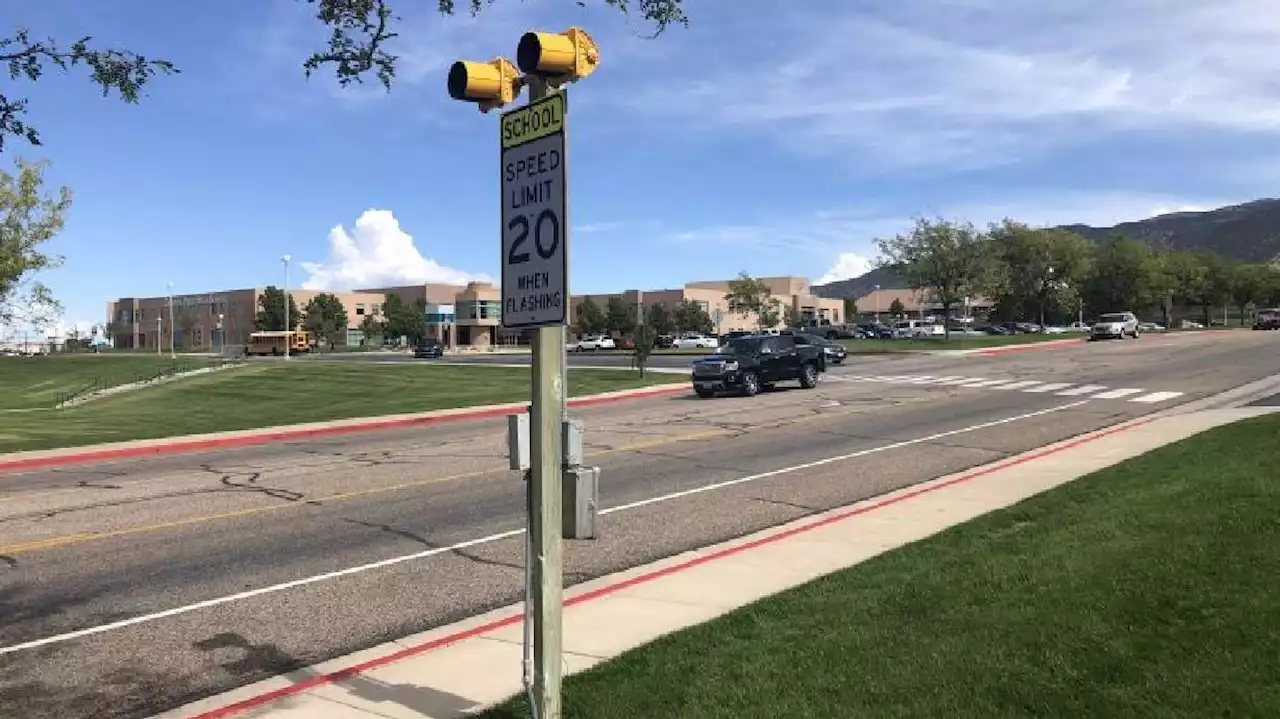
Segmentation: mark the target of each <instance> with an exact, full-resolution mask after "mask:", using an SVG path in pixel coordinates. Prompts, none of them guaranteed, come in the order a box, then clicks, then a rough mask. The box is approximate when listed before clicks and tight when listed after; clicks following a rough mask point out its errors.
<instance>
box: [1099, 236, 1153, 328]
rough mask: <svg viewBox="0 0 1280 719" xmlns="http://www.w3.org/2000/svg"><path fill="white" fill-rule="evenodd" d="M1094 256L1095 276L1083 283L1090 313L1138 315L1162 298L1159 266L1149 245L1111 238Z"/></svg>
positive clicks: (1122, 238) (1124, 238) (1127, 239)
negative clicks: (1124, 312) (1135, 313)
mask: <svg viewBox="0 0 1280 719" xmlns="http://www.w3.org/2000/svg"><path fill="white" fill-rule="evenodd" d="M1095 252H1096V254H1095V261H1094V268H1093V272H1091V273H1090V274H1089V276H1088V277H1087V278H1086V279H1085V281H1084V290H1083V298H1084V303H1085V305H1086V306H1087V307H1089V309H1090V311H1091V312H1093V313H1095V314H1098V313H1103V312H1122V311H1126V310H1132V311H1135V312H1136V311H1137V310H1138V309H1139V308H1142V307H1148V306H1150V305H1151V304H1153V303H1154V302H1156V301H1158V300H1159V298H1160V297H1161V296H1162V294H1163V289H1162V279H1161V277H1160V275H1161V268H1160V263H1159V262H1158V258H1157V257H1156V255H1155V253H1154V252H1152V250H1151V248H1150V247H1148V246H1147V245H1145V244H1143V243H1141V242H1137V241H1134V240H1131V239H1129V238H1127V237H1118V236H1117V237H1112V238H1111V239H1109V240H1107V241H1106V242H1104V243H1102V244H1101V245H1100V246H1099V247H1098V248H1097V249H1096V251H1095Z"/></svg>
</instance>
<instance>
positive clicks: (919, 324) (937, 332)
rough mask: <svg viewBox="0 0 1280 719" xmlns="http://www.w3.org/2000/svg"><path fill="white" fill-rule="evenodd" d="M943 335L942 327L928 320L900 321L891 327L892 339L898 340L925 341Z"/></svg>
mask: <svg viewBox="0 0 1280 719" xmlns="http://www.w3.org/2000/svg"><path fill="white" fill-rule="evenodd" d="M945 334H946V330H945V329H944V328H943V326H942V325H940V324H937V323H934V322H930V321H928V320H902V321H901V322H898V323H897V324H895V325H894V326H893V338H894V339H898V340H903V339H927V338H930V337H942V336H944V335H945Z"/></svg>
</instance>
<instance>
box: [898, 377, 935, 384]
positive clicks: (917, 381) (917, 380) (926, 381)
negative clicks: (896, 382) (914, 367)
mask: <svg viewBox="0 0 1280 719" xmlns="http://www.w3.org/2000/svg"><path fill="white" fill-rule="evenodd" d="M935 379H937V377H931V376H929V375H924V376H923V377H912V378H910V379H906V380H903V381H902V383H903V384H929V383H930V382H932V381H934V380H935Z"/></svg>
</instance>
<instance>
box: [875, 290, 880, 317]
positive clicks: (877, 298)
mask: <svg viewBox="0 0 1280 719" xmlns="http://www.w3.org/2000/svg"><path fill="white" fill-rule="evenodd" d="M875 297H876V324H880V285H876V292H875Z"/></svg>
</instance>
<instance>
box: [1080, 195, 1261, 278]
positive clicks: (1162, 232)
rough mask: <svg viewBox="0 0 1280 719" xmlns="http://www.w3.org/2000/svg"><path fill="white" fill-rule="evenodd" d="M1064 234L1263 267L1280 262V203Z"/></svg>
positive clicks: (1246, 205)
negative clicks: (1205, 253)
mask: <svg viewBox="0 0 1280 719" xmlns="http://www.w3.org/2000/svg"><path fill="white" fill-rule="evenodd" d="M1063 229H1067V230H1071V231H1072V232H1077V233H1079V234H1081V235H1084V236H1085V237H1088V238H1089V239H1091V240H1093V241H1095V242H1098V241H1101V240H1105V239H1107V238H1109V237H1111V236H1113V235H1124V236H1125V237H1130V238H1133V239H1135V240H1140V241H1142V242H1145V243H1147V244H1149V245H1151V246H1152V247H1156V248H1159V249H1173V250H1211V251H1213V252H1216V253H1218V254H1219V255H1222V256H1223V257H1229V258H1231V259H1234V260H1244V261H1246V262H1267V261H1270V260H1273V259H1276V258H1277V257H1280V200H1273V199H1266V200H1254V201H1253V202H1246V203H1244V204H1243V205H1231V206H1229V207H1220V208H1218V209H1216V210H1209V211H1208V212H1175V213H1171V214H1168V215H1159V216H1157V217H1150V218H1147V219H1145V220H1138V221H1137V222H1122V223H1120V224H1118V225H1116V226H1114V227H1090V226H1089V225H1066V226H1065V227H1064V228H1063Z"/></svg>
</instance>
